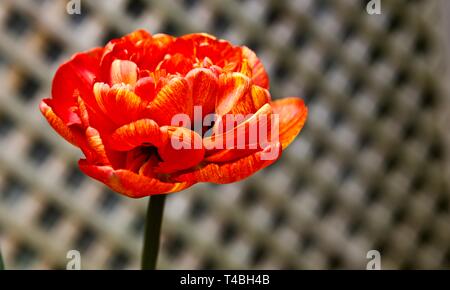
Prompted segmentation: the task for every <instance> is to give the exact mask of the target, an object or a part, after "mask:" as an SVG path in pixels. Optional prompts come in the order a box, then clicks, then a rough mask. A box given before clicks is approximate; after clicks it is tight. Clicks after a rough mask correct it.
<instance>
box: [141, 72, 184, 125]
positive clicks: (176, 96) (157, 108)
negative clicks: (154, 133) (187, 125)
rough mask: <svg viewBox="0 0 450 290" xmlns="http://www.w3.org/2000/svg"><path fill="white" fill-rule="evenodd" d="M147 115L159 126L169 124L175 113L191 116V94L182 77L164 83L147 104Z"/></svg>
mask: <svg viewBox="0 0 450 290" xmlns="http://www.w3.org/2000/svg"><path fill="white" fill-rule="evenodd" d="M148 109H149V117H150V118H151V119H153V120H155V121H156V122H157V123H158V124H159V125H160V126H164V125H171V121H172V117H173V116H175V115H176V114H187V115H188V116H192V114H191V111H192V95H191V89H190V87H189V83H188V82H187V81H186V80H185V79H184V78H174V79H172V80H171V81H169V83H168V84H167V85H165V86H164V87H163V88H162V89H161V90H160V91H159V92H158V94H157V95H156V97H155V99H154V100H153V101H152V102H151V103H150V104H149V105H148Z"/></svg>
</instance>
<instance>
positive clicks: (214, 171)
mask: <svg viewBox="0 0 450 290" xmlns="http://www.w3.org/2000/svg"><path fill="white" fill-rule="evenodd" d="M270 151H273V152H275V153H276V154H277V158H275V159H273V160H264V159H263V156H264V154H267V153H268V152H270ZM280 156H281V145H280V144H279V143H276V144H272V145H269V146H267V147H266V148H265V149H264V150H263V151H259V152H257V153H254V154H253V155H250V156H247V157H244V158H241V159H239V160H236V161H234V162H231V163H224V164H215V163H209V164H207V165H204V166H203V167H201V168H198V169H195V170H193V171H190V172H187V173H183V174H180V175H178V176H176V177H174V178H175V179H176V180H177V181H180V182H188V181H191V182H213V183H221V184H224V183H230V182H235V181H239V180H242V179H244V178H246V177H248V176H250V175H252V174H253V173H255V172H256V171H258V170H261V169H263V168H265V167H267V166H269V165H270V164H272V163H274V162H275V161H276V160H277V159H278V158H279V157H280Z"/></svg>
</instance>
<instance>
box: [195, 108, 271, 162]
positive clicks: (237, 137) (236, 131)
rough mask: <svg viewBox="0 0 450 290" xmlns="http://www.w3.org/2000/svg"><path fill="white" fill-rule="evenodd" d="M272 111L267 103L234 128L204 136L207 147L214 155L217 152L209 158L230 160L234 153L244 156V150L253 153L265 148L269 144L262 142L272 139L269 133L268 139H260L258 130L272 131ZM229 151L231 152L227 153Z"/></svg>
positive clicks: (212, 159) (221, 160)
mask: <svg viewBox="0 0 450 290" xmlns="http://www.w3.org/2000/svg"><path fill="white" fill-rule="evenodd" d="M271 113H272V108H271V106H270V105H269V104H265V105H264V106H263V107H262V108H261V109H259V110H258V112H256V113H255V114H254V115H253V116H251V118H249V119H247V120H245V121H244V122H242V123H240V124H239V125H238V126H236V127H234V128H233V129H231V130H227V131H226V132H225V133H222V134H216V135H212V136H210V137H206V138H204V139H203V144H204V146H205V148H206V149H208V150H210V152H214V153H215V154H214V155H216V154H217V155H216V156H214V155H211V156H210V157H209V158H210V159H209V160H211V161H220V162H224V161H227V160H230V157H232V155H233V153H234V154H237V156H242V152H241V151H242V150H247V152H248V153H251V152H254V151H259V150H261V149H262V148H264V147H265V146H266V145H267V144H262V143H263V142H266V141H270V139H271V138H270V134H268V135H267V137H268V138H267V140H259V138H260V136H259V135H258V133H259V132H258V131H259V130H260V129H263V128H264V129H266V132H268V133H270V130H271V125H272V124H271V117H270V116H271ZM224 127H225V126H224ZM217 149H223V150H217ZM223 151H225V152H223ZM227 151H228V152H229V153H226V152H227ZM225 157H226V158H225ZM217 158H219V159H217ZM224 158H225V159H224Z"/></svg>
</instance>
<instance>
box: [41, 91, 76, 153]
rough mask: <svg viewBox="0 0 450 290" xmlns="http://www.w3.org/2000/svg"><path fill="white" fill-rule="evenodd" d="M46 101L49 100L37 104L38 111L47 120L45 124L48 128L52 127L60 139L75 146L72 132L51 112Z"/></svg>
mask: <svg viewBox="0 0 450 290" xmlns="http://www.w3.org/2000/svg"><path fill="white" fill-rule="evenodd" d="M48 101H50V99H44V100H42V101H41V103H40V104H39V109H40V110H41V112H42V114H43V115H44V117H45V118H46V119H47V122H48V123H49V124H50V126H52V128H53V129H55V131H56V132H57V133H58V134H59V135H61V137H63V138H64V139H66V140H67V141H69V142H70V143H71V144H73V145H75V146H77V145H76V142H75V137H74V136H73V134H72V131H71V130H70V129H69V127H68V126H67V125H66V124H65V123H64V122H63V120H61V118H60V117H58V116H57V115H56V114H55V112H53V109H52V108H51V107H50V106H49V105H48V104H47V102H48Z"/></svg>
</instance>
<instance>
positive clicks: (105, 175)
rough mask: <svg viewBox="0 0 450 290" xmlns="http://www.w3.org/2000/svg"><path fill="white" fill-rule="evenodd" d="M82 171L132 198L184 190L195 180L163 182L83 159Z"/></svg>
mask: <svg viewBox="0 0 450 290" xmlns="http://www.w3.org/2000/svg"><path fill="white" fill-rule="evenodd" d="M78 165H79V166H80V169H81V171H83V172H84V173H85V174H87V175H89V176H90V177H92V178H94V179H97V180H99V181H101V182H102V183H104V184H106V185H108V186H109V187H110V188H111V189H112V190H114V191H116V192H119V193H121V194H124V195H126V196H129V197H132V198H139V197H144V196H149V195H153V194H161V193H170V192H176V191H180V190H183V189H185V188H188V187H189V186H191V185H192V184H193V182H175V183H170V182H163V181H160V180H158V179H156V178H151V177H147V176H143V175H139V174H136V173H133V172H131V171H128V170H123V169H119V170H114V169H113V168H112V167H111V166H96V165H92V164H89V163H88V162H87V161H86V160H84V159H82V160H80V161H79V162H78Z"/></svg>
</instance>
